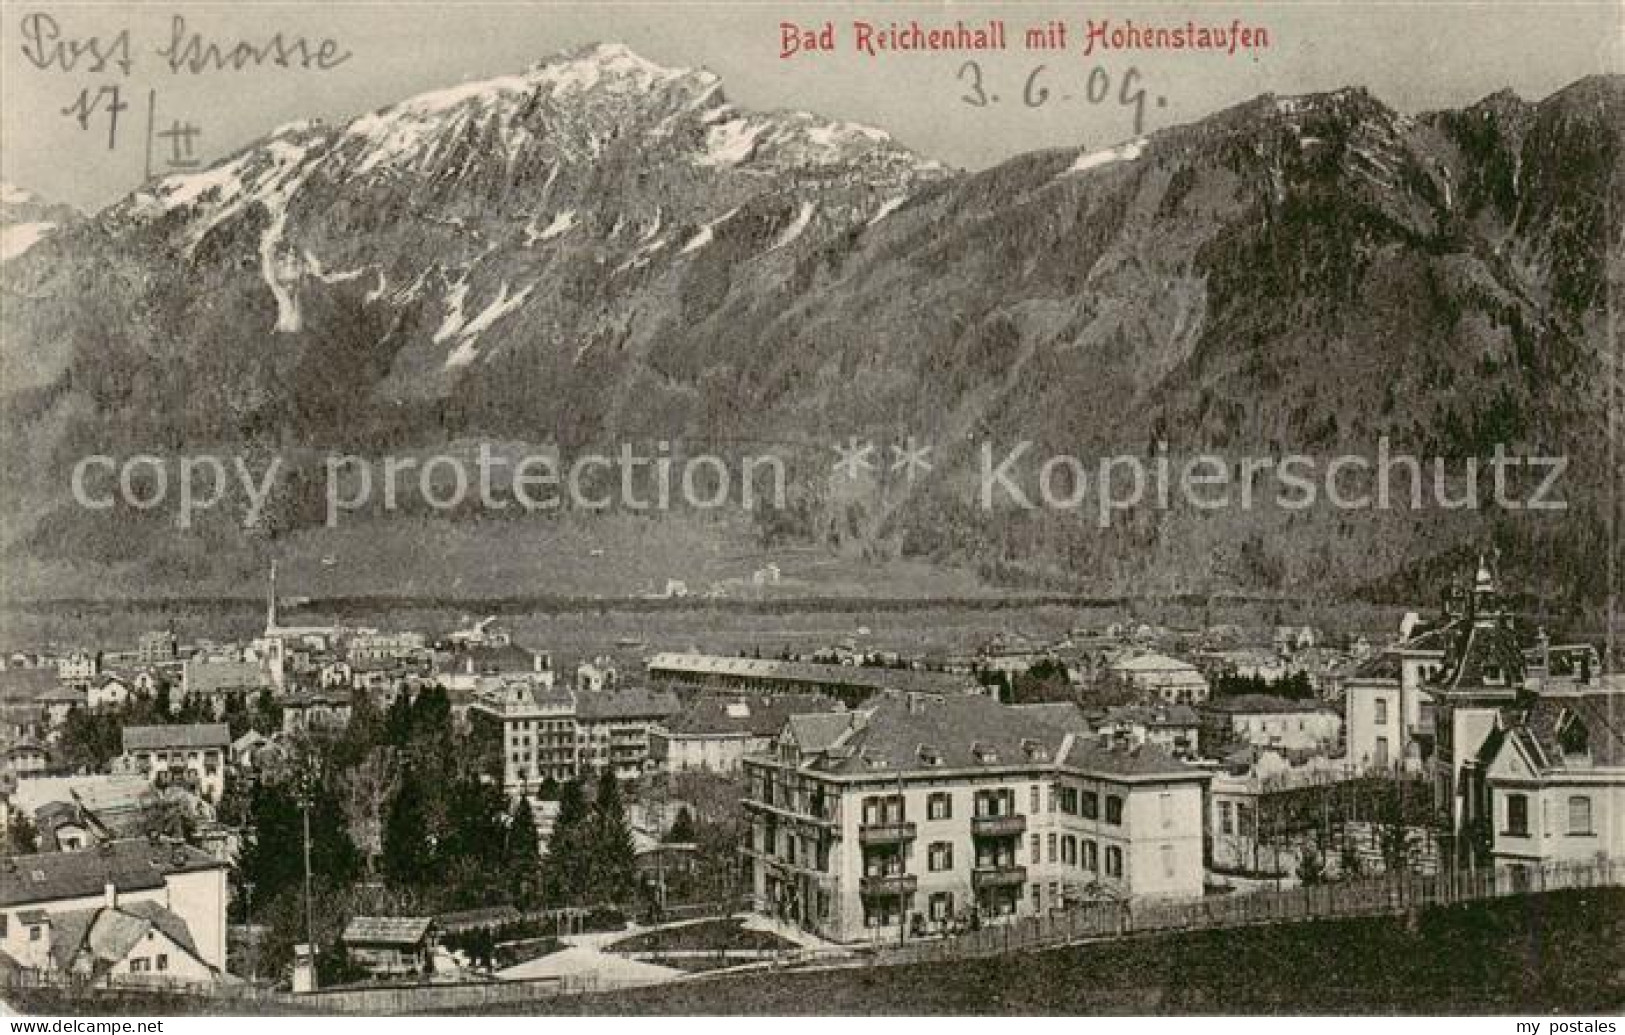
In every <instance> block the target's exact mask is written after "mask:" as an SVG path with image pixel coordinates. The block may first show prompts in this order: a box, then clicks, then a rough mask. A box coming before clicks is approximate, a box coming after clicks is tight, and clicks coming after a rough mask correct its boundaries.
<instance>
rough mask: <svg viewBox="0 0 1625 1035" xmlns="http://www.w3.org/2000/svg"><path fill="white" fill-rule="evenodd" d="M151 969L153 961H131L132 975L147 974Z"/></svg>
mask: <svg viewBox="0 0 1625 1035" xmlns="http://www.w3.org/2000/svg"><path fill="white" fill-rule="evenodd" d="M151 969H152V961H151V960H149V959H134V960H131V961H130V973H132V974H145V973H146V972H147V971H149V970H151Z"/></svg>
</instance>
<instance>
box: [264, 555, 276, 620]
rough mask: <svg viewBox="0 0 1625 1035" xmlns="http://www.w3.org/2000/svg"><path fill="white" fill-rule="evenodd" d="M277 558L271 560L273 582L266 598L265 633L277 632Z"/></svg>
mask: <svg viewBox="0 0 1625 1035" xmlns="http://www.w3.org/2000/svg"><path fill="white" fill-rule="evenodd" d="M276 629H277V621H276V560H275V558H273V559H272V560H271V583H270V587H269V589H268V590H267V593H266V598H265V635H267V636H270V635H273V634H274V633H275V632H276Z"/></svg>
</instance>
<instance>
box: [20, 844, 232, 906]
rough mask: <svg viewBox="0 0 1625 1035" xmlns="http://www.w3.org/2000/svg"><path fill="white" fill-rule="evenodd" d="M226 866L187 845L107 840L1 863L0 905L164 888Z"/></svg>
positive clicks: (21, 856)
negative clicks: (167, 881)
mask: <svg viewBox="0 0 1625 1035" xmlns="http://www.w3.org/2000/svg"><path fill="white" fill-rule="evenodd" d="M224 868H225V863H223V862H221V861H220V860H218V859H215V858H214V857H212V856H210V855H207V854H205V853H203V852H200V851H198V850H197V849H196V848H192V847H189V846H187V845H170V844H153V843H151V842H149V841H147V840H145V839H139V840H136V839H132V840H127V841H110V842H107V843H105V844H102V845H98V846H97V847H96V848H94V849H86V850H85V851H79V852H36V853H34V854H32V855H17V856H12V857H10V858H8V859H0V906H16V905H24V904H27V903H34V902H55V901H60V900H62V899H73V898H85V897H88V896H92V895H101V894H102V892H103V889H104V888H105V887H106V886H107V885H108V884H112V885H113V886H114V887H116V888H117V889H118V890H119V891H120V892H129V891H144V890H150V889H153V888H160V887H163V884H164V877H165V876H167V875H168V874H172V873H195V872H198V871H201V870H215V869H224Z"/></svg>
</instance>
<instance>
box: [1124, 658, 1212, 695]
mask: <svg viewBox="0 0 1625 1035" xmlns="http://www.w3.org/2000/svg"><path fill="white" fill-rule="evenodd" d="M1108 668H1109V669H1110V671H1111V672H1112V674H1113V675H1115V676H1117V677H1118V678H1120V679H1126V680H1128V681H1129V682H1130V683H1132V684H1134V685H1135V686H1136V687H1138V688H1140V689H1141V690H1144V691H1146V692H1147V693H1149V694H1151V695H1152V696H1154V697H1155V698H1157V699H1158V700H1160V701H1162V702H1163V703H1164V704H1200V703H1201V702H1203V701H1205V700H1207V696H1208V682H1207V679H1206V678H1205V677H1204V676H1203V675H1202V673H1201V672H1200V671H1199V670H1198V669H1197V667H1196V666H1195V665H1192V664H1191V663H1190V662H1188V661H1181V660H1179V659H1178V658H1170V657H1168V656H1167V655H1166V654H1156V653H1145V654H1129V655H1126V656H1124V657H1121V658H1118V659H1117V660H1115V661H1113V662H1112V663H1111V664H1110V665H1109V666H1108Z"/></svg>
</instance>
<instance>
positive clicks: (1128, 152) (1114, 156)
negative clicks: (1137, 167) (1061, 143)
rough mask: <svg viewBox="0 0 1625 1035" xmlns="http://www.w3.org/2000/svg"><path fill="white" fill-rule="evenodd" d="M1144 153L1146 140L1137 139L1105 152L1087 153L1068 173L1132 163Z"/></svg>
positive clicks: (1080, 157)
mask: <svg viewBox="0 0 1625 1035" xmlns="http://www.w3.org/2000/svg"><path fill="white" fill-rule="evenodd" d="M1144 151H1145V138H1144V137H1137V138H1135V139H1134V140H1128V141H1125V142H1123V143H1121V144H1118V145H1117V146H1116V147H1108V148H1106V149H1105V150H1104V151H1086V152H1084V153H1083V154H1080V155H1078V158H1077V161H1075V162H1073V163H1072V165H1071V167H1070V168H1068V169H1067V170H1066V171H1067V172H1068V173H1081V172H1088V171H1089V170H1091V169H1099V168H1102V167H1104V166H1108V165H1114V164H1116V163H1118V162H1132V161H1134V159H1136V158H1138V157H1140V155H1141V154H1142V153H1143V152H1144Z"/></svg>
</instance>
